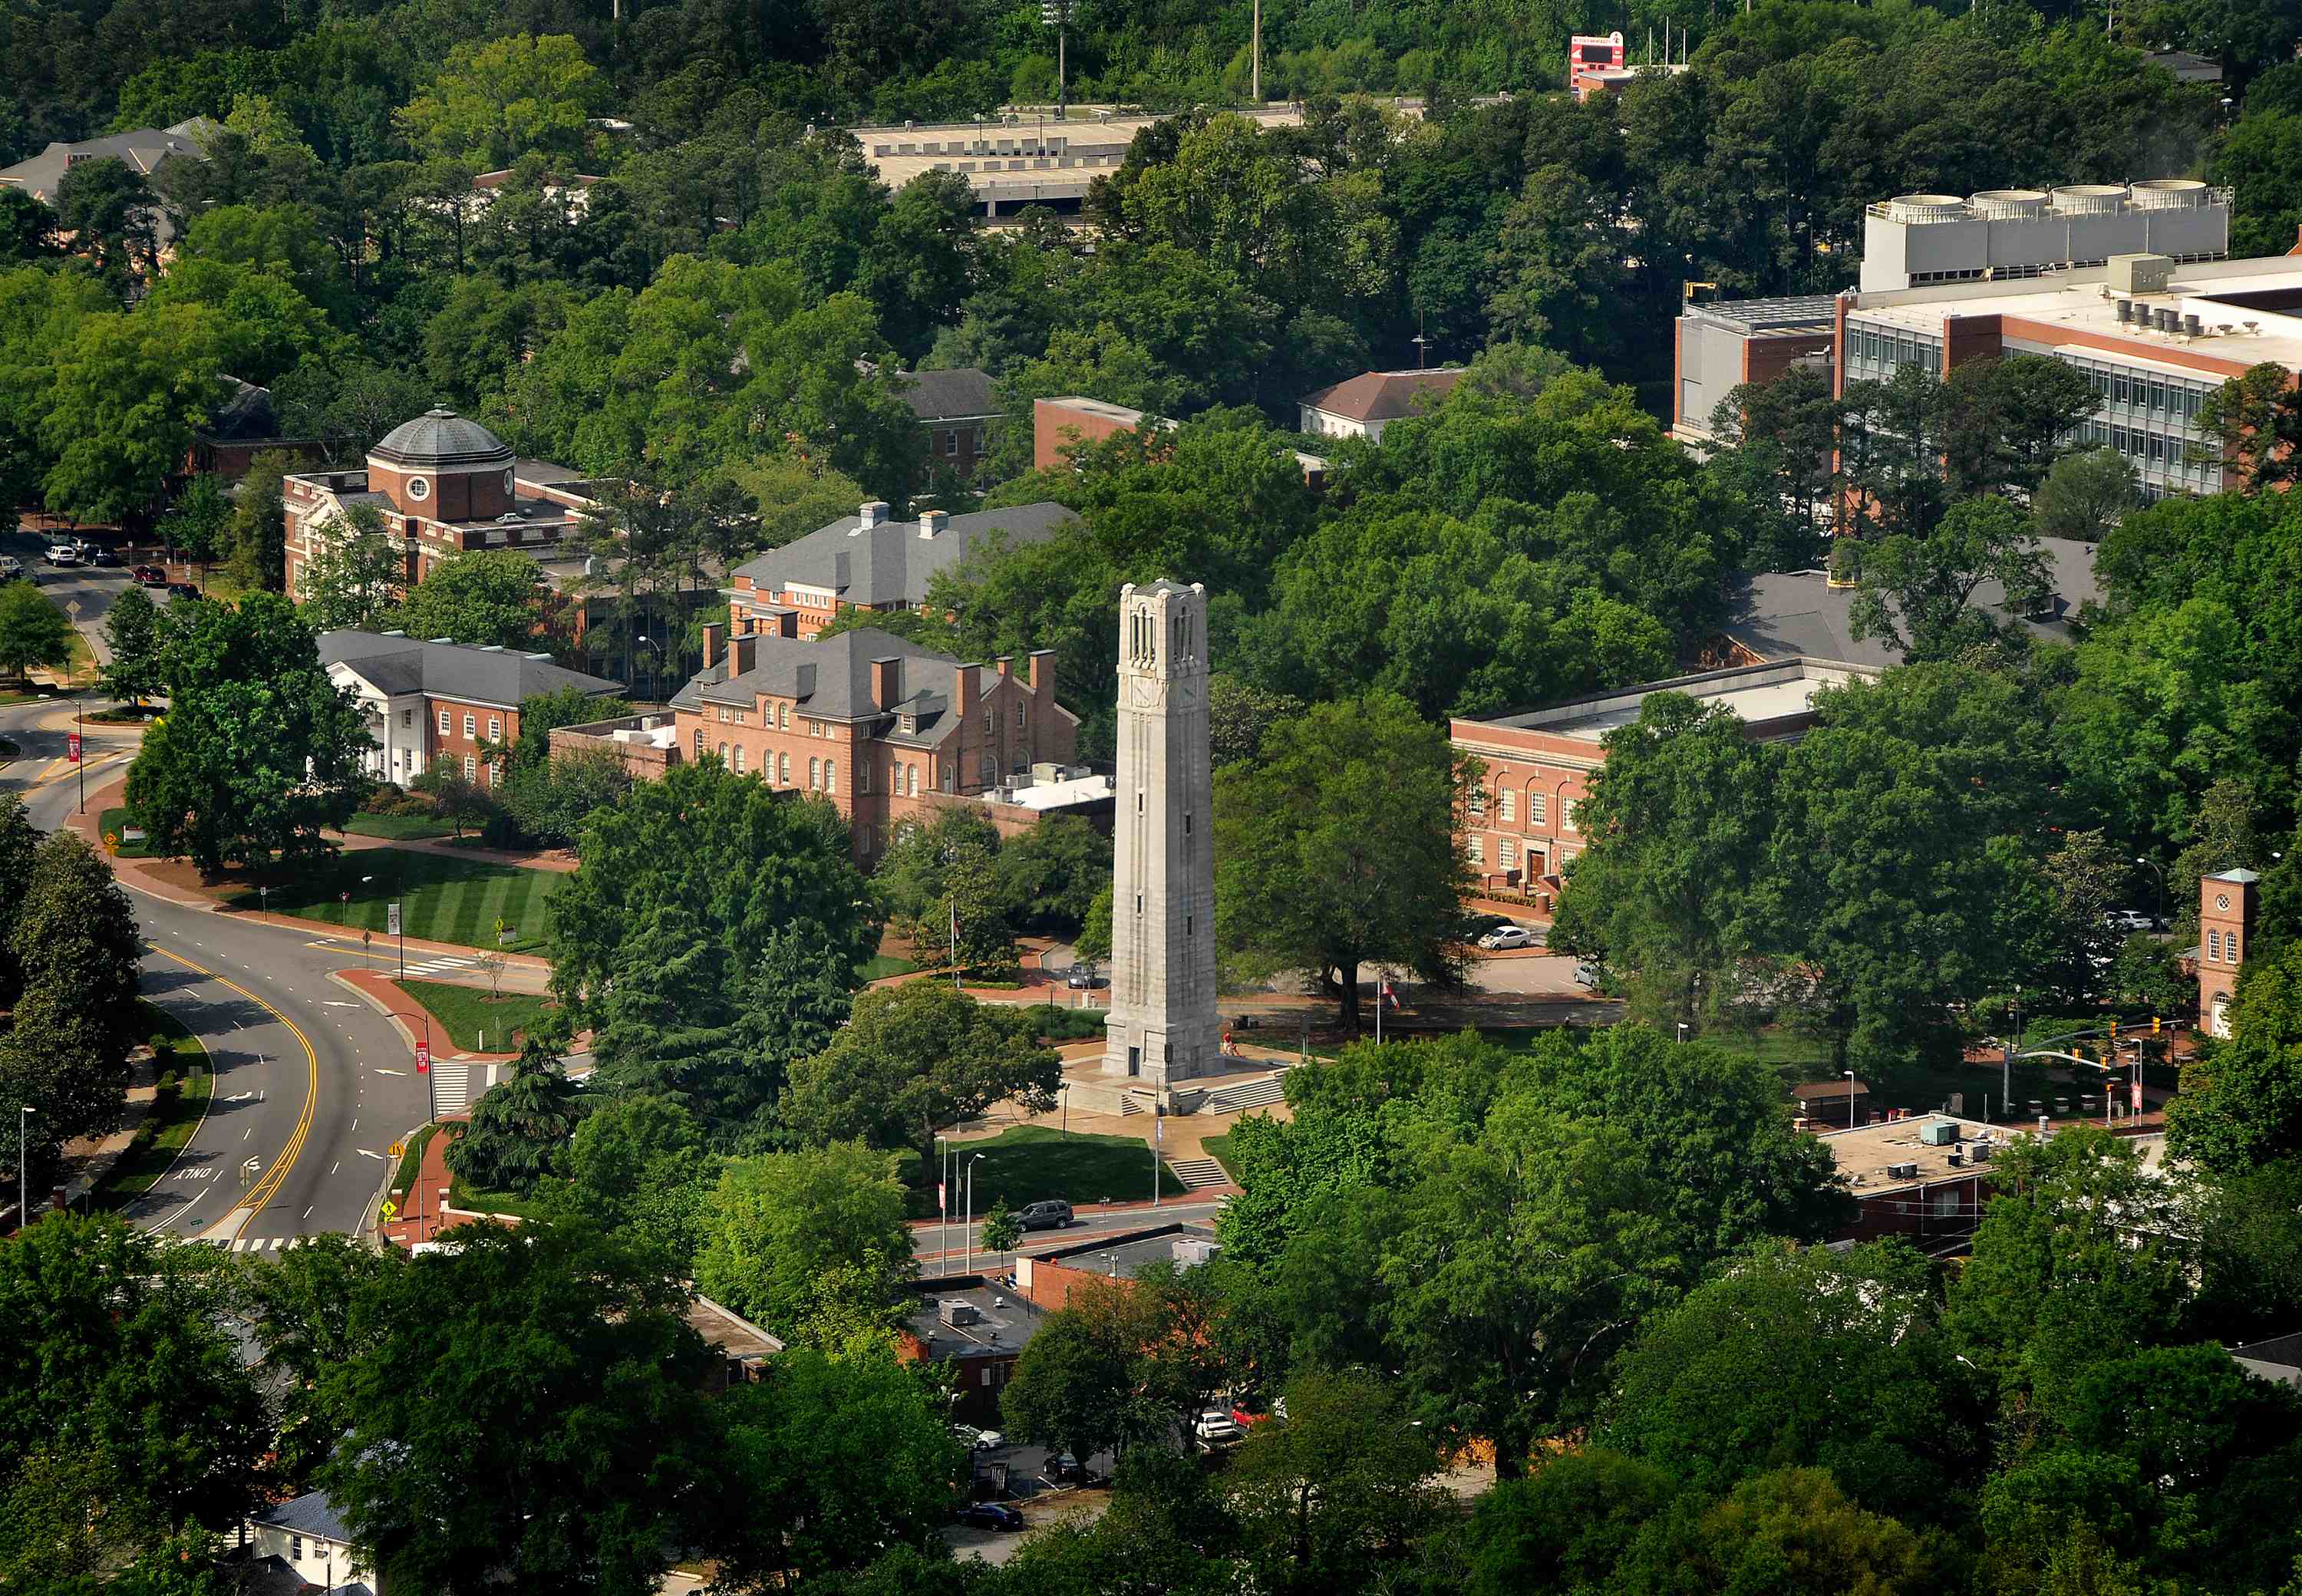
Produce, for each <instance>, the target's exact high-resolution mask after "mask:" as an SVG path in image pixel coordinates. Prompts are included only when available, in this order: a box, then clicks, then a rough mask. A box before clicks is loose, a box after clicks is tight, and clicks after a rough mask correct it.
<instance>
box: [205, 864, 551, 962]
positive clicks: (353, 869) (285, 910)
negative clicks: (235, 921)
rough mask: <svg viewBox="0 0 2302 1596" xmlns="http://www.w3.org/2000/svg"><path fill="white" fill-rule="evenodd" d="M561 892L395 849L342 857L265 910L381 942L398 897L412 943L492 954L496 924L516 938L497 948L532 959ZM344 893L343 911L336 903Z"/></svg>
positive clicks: (503, 867)
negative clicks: (548, 908)
mask: <svg viewBox="0 0 2302 1596" xmlns="http://www.w3.org/2000/svg"><path fill="white" fill-rule="evenodd" d="M556 886H559V877H558V876H556V875H554V874H553V873H552V872H550V871H549V870H524V869H519V868H518V867H517V866H516V865H508V864H494V863H491V862H490V861H486V860H480V859H458V858H456V857H454V856H453V855H449V854H441V853H414V852H412V851H409V850H405V849H399V848H381V849H367V850H362V851H360V852H358V853H345V854H340V855H339V856H337V857H336V858H334V859H332V860H330V861H328V862H327V863H326V864H324V865H322V866H320V867H318V868H316V869H308V870H304V871H300V872H299V873H298V875H297V876H296V878H294V879H293V880H291V881H288V882H284V883H282V884H281V885H279V886H273V889H272V897H271V904H270V906H271V909H272V911H273V912H274V913H276V914H295V915H301V916H303V917H305V918H306V919H308V920H327V921H330V922H332V923H333V924H337V925H341V926H345V927H348V928H351V929H353V930H360V929H363V928H364V929H366V930H370V931H374V933H375V934H376V936H377V937H382V935H383V933H384V926H385V924H386V918H385V914H384V907H385V905H386V904H388V903H390V902H391V900H392V898H393V897H395V896H398V897H399V898H400V899H401V900H402V901H403V902H404V903H405V904H406V905H407V911H406V913H405V915H404V916H403V917H402V919H403V927H402V928H403V929H404V930H405V931H406V932H407V935H408V936H410V937H420V938H423V939H424V940H426V941H430V942H453V943H459V944H461V945H464V946H466V947H489V948H492V947H495V946H497V945H498V943H497V940H496V933H495V924H496V921H497V920H499V919H500V920H504V921H505V922H506V923H507V924H508V925H510V926H512V927H514V928H516V932H517V934H516V935H515V936H514V937H513V938H512V940H511V941H510V942H509V943H508V944H504V946H506V947H508V949H509V950H510V951H511V952H514V953H532V952H533V951H535V950H536V949H538V948H540V947H542V945H543V940H544V930H545V920H544V912H545V911H544V903H545V900H547V899H548V898H550V895H551V892H552V889H553V888H554V887H556ZM347 892H348V893H349V894H350V895H351V901H350V902H349V903H344V902H342V901H341V899H340V894H343V893H347ZM257 901H258V900H257V895H256V893H255V892H254V891H253V890H244V891H242V892H240V893H239V895H236V896H235V897H234V898H233V899H232V900H231V902H232V905H233V907H235V908H239V909H253V908H255V907H256V904H257Z"/></svg>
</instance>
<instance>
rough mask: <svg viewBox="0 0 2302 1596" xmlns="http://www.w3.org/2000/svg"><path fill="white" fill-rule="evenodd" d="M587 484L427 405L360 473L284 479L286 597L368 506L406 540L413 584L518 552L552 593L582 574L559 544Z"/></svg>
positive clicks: (585, 504)
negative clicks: (347, 521)
mask: <svg viewBox="0 0 2302 1596" xmlns="http://www.w3.org/2000/svg"><path fill="white" fill-rule="evenodd" d="M591 489H592V484H591V483H589V482H587V481H586V480H584V476H583V475H582V474H581V473H580V472H576V471H571V470H569V469H568V468H567V467H566V466H554V465H550V464H549V463H547V462H545V461H542V460H523V459H519V458H516V457H515V456H514V455H513V453H512V450H511V446H510V445H509V444H508V443H506V442H505V441H503V440H502V439H500V438H499V437H497V436H496V435H495V434H494V433H491V432H490V431H489V430H488V429H487V428H486V427H484V426H483V425H481V424H479V423H478V422H476V421H474V420H473V419H472V418H471V417H469V416H458V414H456V412H455V411H453V410H449V409H445V408H435V409H431V410H426V411H425V412H424V414H423V415H421V416H416V418H415V419H413V420H412V421H404V422H402V423H400V424H399V425H398V426H396V427H394V428H392V429H391V432H390V433H386V434H385V435H384V438H383V441H382V442H380V443H378V444H377V445H376V446H375V447H374V449H369V450H368V451H367V465H366V468H365V470H360V471H302V472H298V473H295V474H294V475H290V476H289V477H288V478H287V479H286V481H285V483H284V484H283V486H282V496H283V498H284V500H285V503H286V509H287V517H286V518H287V570H288V592H289V595H290V597H292V598H299V599H300V598H303V597H305V596H307V595H306V594H305V593H304V592H303V588H302V574H303V568H304V567H305V566H306V565H307V563H308V562H309V561H310V560H311V559H312V557H313V556H314V555H315V553H316V552H317V551H318V550H320V549H322V548H323V547H325V546H326V544H327V542H329V540H330V539H331V538H332V537H334V536H336V535H339V533H340V525H339V524H340V523H341V522H342V520H343V518H344V517H345V516H346V514H347V513H348V512H349V511H350V510H352V509H354V508H357V507H360V506H366V507H369V508H373V509H374V510H375V511H376V512H377V513H379V514H380V515H381V516H382V517H383V522H384V526H385V529H386V530H387V531H388V532H390V533H392V534H394V535H395V536H397V537H399V538H400V539H402V540H404V542H405V543H406V549H407V568H406V575H405V577H404V580H405V581H407V583H409V584H415V583H417V582H421V581H423V580H424V577H425V576H427V575H430V574H431V573H432V570H433V567H436V566H437V565H439V564H440V562H441V561H442V560H445V559H453V558H454V557H455V556H456V555H458V554H462V553H466V552H467V551H469V550H475V549H515V550H519V551H521V552H523V553H525V554H527V555H529V556H531V557H533V559H535V561H536V564H537V567H538V569H537V575H538V577H539V578H540V579H541V580H542V582H543V583H544V584H546V585H547V586H549V587H550V588H552V589H554V590H557V589H559V588H560V587H561V586H562V585H563V584H565V583H566V582H567V581H569V580H573V579H574V578H576V577H579V576H581V575H583V561H582V560H581V559H578V558H576V557H574V556H572V555H570V554H568V553H567V552H566V551H564V550H562V549H561V548H560V544H561V542H562V540H563V539H564V538H566V537H567V534H568V533H571V532H572V531H574V530H575V527H576V524H577V522H578V521H579V520H580V519H581V518H582V517H583V514H584V511H585V510H587V509H589V508H592V493H591Z"/></svg>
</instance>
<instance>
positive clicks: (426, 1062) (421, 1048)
mask: <svg viewBox="0 0 2302 1596" xmlns="http://www.w3.org/2000/svg"><path fill="white" fill-rule="evenodd" d="M431 1067H432V1045H431V1044H430V1043H428V1042H418V1043H416V1073H417V1074H418V1075H421V1074H423V1073H424V1071H427V1070H429V1069H430V1068H431Z"/></svg>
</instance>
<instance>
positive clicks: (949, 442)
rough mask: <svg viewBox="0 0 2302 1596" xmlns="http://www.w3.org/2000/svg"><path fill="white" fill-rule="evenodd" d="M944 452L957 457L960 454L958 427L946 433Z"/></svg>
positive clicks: (944, 436)
mask: <svg viewBox="0 0 2302 1596" xmlns="http://www.w3.org/2000/svg"><path fill="white" fill-rule="evenodd" d="M943 452H944V453H945V454H946V455H956V454H958V453H959V429H958V428H957V427H953V428H952V429H950V430H949V431H948V432H946V433H944V435H943Z"/></svg>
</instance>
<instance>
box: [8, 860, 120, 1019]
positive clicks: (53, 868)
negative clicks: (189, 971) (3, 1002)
mask: <svg viewBox="0 0 2302 1596" xmlns="http://www.w3.org/2000/svg"><path fill="white" fill-rule="evenodd" d="M9 935H10V944H11V952H12V953H13V959H14V963H15V968H16V970H17V971H18V973H19V974H20V975H21V979H22V980H23V983H24V991H25V992H26V994H27V995H32V994H40V993H45V994H46V995H48V996H49V997H50V998H51V999H52V1000H53V1001H55V1003H57V1004H60V1005H62V1006H64V1007H67V1008H69V1009H71V1010H73V1011H75V1012H80V1013H82V1014H85V1015H87V1016H88V1018H89V1019H90V1020H91V1021H94V1022H95V1023H96V1024H97V1027H98V1028H99V1029H101V1031H102V1032H103V1033H104V1034H105V1036H106V1037H108V1038H109V1039H110V1041H111V1043H112V1044H113V1047H114V1048H115V1049H116V1051H117V1053H118V1054H119V1056H120V1057H121V1058H122V1061H123V1062H124V1060H125V1058H126V1055H127V1051H128V1045H129V1041H130V1032H131V1030H133V1029H134V1028H135V1027H136V1025H137V1023H138V1021H137V1017H136V1014H135V1012H134V1005H135V1002H136V993H137V987H138V984H139V982H138V973H137V972H138V970H139V968H140V967H141V965H142V963H143V959H144V940H143V937H142V936H141V935H140V934H139V932H138V930H137V928H136V913H135V911H134V910H133V909H131V908H130V906H129V903H128V895H127V894H126V893H124V892H122V890H121V889H120V886H119V884H118V883H117V882H115V881H114V880H113V874H112V866H111V864H110V863H109V862H108V861H106V860H105V858H104V857H103V856H102V855H101V854H99V853H97V851H96V850H95V849H94V848H91V847H90V846H88V844H87V843H86V842H85V841H84V840H82V839H81V838H80V836H77V835H76V834H74V833H72V832H69V831H60V832H56V833H55V834H54V835H52V836H49V837H48V839H47V840H46V841H45V842H43V843H42V844H40V846H39V849H38V852H37V853H34V854H33V856H32V870H31V876H30V878H29V880H28V881H27V882H26V883H25V884H24V895H23V897H22V898H21V900H20V901H19V903H18V904H17V907H16V910H15V918H14V921H13V925H12V926H11V927H10V932H9Z"/></svg>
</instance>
